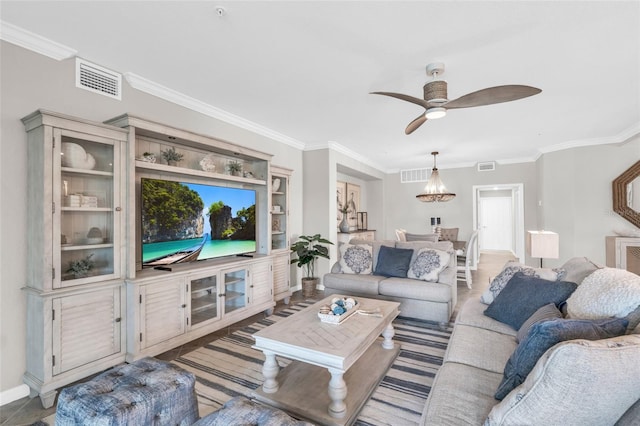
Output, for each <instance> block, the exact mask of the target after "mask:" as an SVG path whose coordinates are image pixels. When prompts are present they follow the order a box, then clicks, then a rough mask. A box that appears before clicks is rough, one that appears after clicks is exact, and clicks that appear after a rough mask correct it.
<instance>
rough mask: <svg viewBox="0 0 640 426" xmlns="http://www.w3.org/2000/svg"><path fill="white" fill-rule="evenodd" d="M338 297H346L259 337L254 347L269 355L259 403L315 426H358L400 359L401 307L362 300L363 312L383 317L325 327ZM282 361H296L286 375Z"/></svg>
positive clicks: (316, 307) (309, 310)
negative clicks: (326, 310)
mask: <svg viewBox="0 0 640 426" xmlns="http://www.w3.org/2000/svg"><path fill="white" fill-rule="evenodd" d="M334 297H345V296H339V295H332V296H329V297H327V298H326V299H324V300H321V301H319V302H318V303H315V304H314V305H312V306H310V307H308V308H306V309H304V310H302V311H300V312H296V313H295V314H293V315H291V316H289V317H287V318H285V319H283V320H280V321H278V322H277V323H275V324H273V325H271V326H269V327H267V328H265V329H263V330H260V331H258V332H257V333H255V334H254V335H253V337H254V338H255V340H256V344H255V345H254V346H253V347H254V348H256V349H259V350H261V351H262V352H263V353H264V355H265V362H264V366H263V368H262V374H263V376H264V383H263V385H262V387H261V388H260V389H257V390H256V391H255V392H254V397H255V398H256V399H257V400H259V401H262V402H265V403H267V404H269V405H271V406H274V407H277V408H281V409H283V410H285V411H288V412H291V413H293V414H296V415H298V416H301V417H303V418H305V419H307V420H310V421H312V422H316V423H321V424H325V425H340V426H343V425H349V424H351V423H353V422H354V421H355V419H356V417H357V415H358V413H359V412H360V410H361V409H362V407H363V406H364V404H365V403H366V402H367V400H368V399H369V396H371V393H373V391H374V390H375V388H376V387H377V386H378V384H379V383H380V381H381V380H382V378H383V377H384V375H385V374H386V372H387V370H388V369H389V367H390V366H391V364H392V363H393V361H394V360H395V358H396V357H397V356H398V352H399V351H400V346H399V345H397V344H395V343H394V342H393V340H392V337H393V335H394V331H393V326H392V324H391V322H392V321H393V319H394V318H395V317H396V316H397V315H398V314H399V311H398V306H400V304H399V303H397V302H387V301H384V300H376V299H366V298H363V297H359V298H356V300H357V301H358V304H359V306H358V308H359V309H361V310H367V311H369V310H375V309H379V310H380V314H381V315H380V316H379V317H376V316H367V315H361V314H358V313H354V314H352V315H351V316H349V317H348V318H346V319H345V320H344V321H343V322H342V323H340V324H331V323H325V322H321V321H320V319H319V318H318V311H319V309H320V306H322V305H330V304H331V299H333V298H334ZM380 336H382V337H380ZM276 355H280V356H283V357H285V358H288V359H291V360H293V361H292V362H291V364H289V365H288V366H287V367H286V368H284V369H282V371H280V367H279V366H278V363H277V361H276ZM327 370H328V373H327ZM347 388H348V389H349V391H348V392H347ZM324 389H328V391H327V392H325V391H324Z"/></svg>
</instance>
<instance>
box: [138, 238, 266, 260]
mask: <svg viewBox="0 0 640 426" xmlns="http://www.w3.org/2000/svg"><path fill="white" fill-rule="evenodd" d="M201 242H202V238H192V239H189V240H180V241H166V242H162V243H149V244H143V245H142V262H143V263H144V262H148V261H150V260H152V259H156V258H158V257H161V256H166V255H168V254H171V253H175V252H177V251H179V250H185V249H188V248H191V247H194V246H198V245H200V243H201ZM252 251H256V242H255V241H240V240H235V241H231V240H209V241H207V243H206V244H205V245H204V247H203V248H202V251H201V252H200V255H199V256H198V260H203V259H209V258H212V257H220V256H231V255H235V254H239V253H247V252H252Z"/></svg>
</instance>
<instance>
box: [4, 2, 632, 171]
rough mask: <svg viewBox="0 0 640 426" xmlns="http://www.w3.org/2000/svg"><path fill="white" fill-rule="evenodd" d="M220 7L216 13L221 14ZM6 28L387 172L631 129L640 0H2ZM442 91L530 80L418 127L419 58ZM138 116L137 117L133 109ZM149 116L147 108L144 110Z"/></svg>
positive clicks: (422, 77) (514, 156) (524, 152)
mask: <svg viewBox="0 0 640 426" xmlns="http://www.w3.org/2000/svg"><path fill="white" fill-rule="evenodd" d="M219 6H221V7H223V8H224V9H225V13H224V15H223V16H218V14H217V13H216V7H219ZM0 7H1V8H0V18H1V19H2V21H4V22H7V23H10V24H13V25H15V26H18V27H21V28H22V29H26V30H28V31H31V32H34V33H36V34H38V35H40V36H43V37H45V38H47V39H50V40H52V41H55V42H57V43H61V44H63V45H66V46H68V47H71V48H73V49H75V50H76V51H77V54H78V56H80V57H82V58H84V59H87V60H89V61H92V62H95V63H97V64H99V65H102V66H104V67H107V68H110V69H112V70H115V71H118V72H122V73H132V74H135V75H137V76H140V77H142V78H144V79H148V80H150V81H152V82H154V83H156V84H158V85H161V86H165V87H168V88H170V89H173V90H175V91H178V92H180V93H182V94H184V95H186V96H188V97H191V98H194V99H196V100H198V101H201V102H204V103H205V104H207V105H210V106H211V107H214V108H218V109H221V110H223V111H226V112H227V113H229V114H232V115H235V116H239V117H242V119H244V120H246V121H247V122H248V123H249V124H250V125H251V126H253V128H256V126H257V128H258V129H259V130H260V131H264V132H265V133H267V132H271V133H272V134H273V133H275V134H279V135H283V136H282V137H281V139H282V140H284V141H287V140H288V141H294V143H295V141H297V142H299V143H300V144H303V145H304V146H305V147H306V148H307V149H313V148H316V147H326V146H327V145H328V144H332V146H334V147H337V149H340V150H344V151H346V152H353V153H357V154H356V157H357V158H360V159H362V160H363V161H364V162H365V163H367V164H369V165H371V166H374V167H376V168H379V169H380V170H383V171H393V170H398V169H408V168H420V167H430V166H431V162H432V159H431V157H430V155H429V153H430V152H431V151H433V150H439V151H440V153H441V154H440V156H439V158H438V165H439V166H441V167H443V168H446V167H447V166H448V167H453V166H456V165H463V164H466V165H469V164H475V162H477V161H490V160H497V161H499V162H500V161H502V162H510V161H522V160H525V161H527V160H533V159H535V158H537V156H538V155H539V154H540V153H541V152H547V151H550V150H555V149H558V148H560V147H569V146H578V145H585V144H596V143H615V142H622V141H624V140H625V139H626V138H628V137H629V136H632V135H634V134H636V133H638V132H640V1H582V2H580V1H494V2H489V1H467V2H465V1H195V2H188V1H180V2H178V1H176V2H170V1H138V2H133V1H103V2H96V1H84V2H77V1H70V2H61V1H48V2H46V1H45V2H33V1H28V2H25V1H22V2H14V1H2V2H1V3H0ZM436 61H442V62H444V63H445V65H446V71H445V74H444V76H443V78H444V79H445V80H447V81H448V83H449V99H455V98H457V97H459V96H462V95H464V94H466V93H469V92H472V91H475V90H479V89H483V88H486V87H491V86H497V85H503V84H526V85H531V86H535V87H539V88H540V89H542V93H541V94H539V95H536V96H533V97H530V98H527V99H523V100H519V101H515V102H510V103H503V104H498V105H491V106H484V107H477V108H469V109H458V110H451V111H449V114H448V115H447V116H446V117H445V118H443V119H440V120H433V121H428V122H426V123H425V124H424V125H423V126H422V127H421V128H419V129H418V130H416V131H415V132H414V133H413V134H411V135H409V136H407V135H405V134H404V128H405V127H406V125H407V124H408V123H409V122H410V121H411V120H413V119H414V118H416V117H417V116H418V115H419V114H420V113H421V111H422V109H421V108H420V107H419V106H416V105H413V104H410V103H407V102H403V101H400V100H397V99H392V98H388V97H383V96H376V95H370V94H369V92H371V91H393V92H400V93H405V94H408V95H412V96H416V97H422V86H423V85H424V83H425V82H427V81H428V80H429V78H428V77H427V75H426V73H425V66H426V65H427V64H428V63H430V62H436ZM136 113H139V114H141V115H144V114H143V112H140V111H137V112H136ZM150 118H151V117H150Z"/></svg>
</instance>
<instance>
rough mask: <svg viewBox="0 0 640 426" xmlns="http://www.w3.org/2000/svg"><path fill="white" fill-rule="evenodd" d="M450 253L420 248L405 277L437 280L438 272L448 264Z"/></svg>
mask: <svg viewBox="0 0 640 426" xmlns="http://www.w3.org/2000/svg"><path fill="white" fill-rule="evenodd" d="M450 257H451V255H450V254H449V253H447V252H446V251H442V250H436V249H432V248H422V249H420V250H419V251H418V253H417V254H416V257H415V259H414V260H413V262H412V263H411V266H410V267H409V271H407V277H409V278H414V279H417V280H423V281H430V282H437V281H438V276H439V275H440V272H442V271H443V270H444V268H446V267H447V265H448V264H449V259H450Z"/></svg>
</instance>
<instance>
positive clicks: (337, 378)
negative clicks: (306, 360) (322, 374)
mask: <svg viewBox="0 0 640 426" xmlns="http://www.w3.org/2000/svg"><path fill="white" fill-rule="evenodd" d="M329 373H331V380H329V399H331V403H330V404H329V415H330V416H331V417H336V418H342V417H344V416H345V414H346V413H347V404H345V402H344V399H345V398H346V397H347V384H346V383H345V381H344V379H343V378H342V376H343V374H344V372H343V371H341V370H336V369H333V368H330V369H329Z"/></svg>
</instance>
